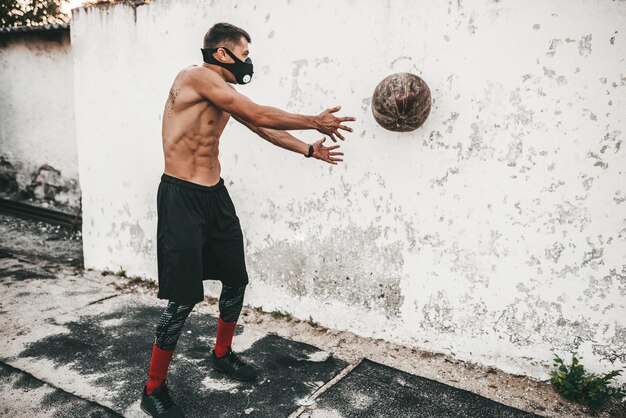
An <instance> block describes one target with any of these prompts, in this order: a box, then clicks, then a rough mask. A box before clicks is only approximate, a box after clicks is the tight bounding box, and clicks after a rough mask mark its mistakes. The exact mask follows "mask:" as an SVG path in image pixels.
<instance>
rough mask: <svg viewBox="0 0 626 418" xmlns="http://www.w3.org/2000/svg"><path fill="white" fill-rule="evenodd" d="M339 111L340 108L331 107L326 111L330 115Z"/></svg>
mask: <svg viewBox="0 0 626 418" xmlns="http://www.w3.org/2000/svg"><path fill="white" fill-rule="evenodd" d="M339 109H341V106H335V107H331V108H330V109H328V111H329V112H330V113H335V112H337V111H338V110H339Z"/></svg>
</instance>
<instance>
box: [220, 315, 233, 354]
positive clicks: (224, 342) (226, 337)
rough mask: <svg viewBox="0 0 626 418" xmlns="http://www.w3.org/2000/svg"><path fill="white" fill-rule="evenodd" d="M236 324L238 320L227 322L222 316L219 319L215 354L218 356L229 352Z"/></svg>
mask: <svg viewBox="0 0 626 418" xmlns="http://www.w3.org/2000/svg"><path fill="white" fill-rule="evenodd" d="M236 325H237V321H235V322H226V321H223V320H222V318H221V317H219V318H218V319H217V339H216V341H215V355H216V356H217V357H224V355H226V353H228V348H229V347H230V345H231V344H232V342H233V335H234V334H235V326H236Z"/></svg>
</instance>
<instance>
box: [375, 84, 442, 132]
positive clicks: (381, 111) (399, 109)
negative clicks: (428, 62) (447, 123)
mask: <svg viewBox="0 0 626 418" xmlns="http://www.w3.org/2000/svg"><path fill="white" fill-rule="evenodd" d="M431 101H432V100H431V97H430V89H429V88H428V85H427V84H426V83H425V82H424V80H422V79H421V78H420V77H418V76H416V75H414V74H410V73H396V74H392V75H390V76H388V77H385V78H384V79H383V80H382V81H381V82H380V83H378V85H377V86H376V88H375V89H374V95H373V96H372V113H373V114H374V119H376V122H378V123H379V125H380V126H382V127H383V128H385V129H388V130H390V131H395V132H408V131H413V130H415V129H417V128H419V127H420V126H421V125H422V124H423V123H424V121H425V120H426V118H427V117H428V114H429V113H430V105H431Z"/></svg>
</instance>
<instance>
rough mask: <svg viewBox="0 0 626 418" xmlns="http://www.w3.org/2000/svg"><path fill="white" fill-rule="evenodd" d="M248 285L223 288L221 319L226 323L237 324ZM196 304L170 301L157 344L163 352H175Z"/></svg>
mask: <svg viewBox="0 0 626 418" xmlns="http://www.w3.org/2000/svg"><path fill="white" fill-rule="evenodd" d="M245 290H246V285H244V286H242V287H229V286H222V293H221V294H220V299H219V310H220V317H221V318H222V320H224V321H226V322H235V321H236V320H237V319H238V318H239V314H240V313H241V308H242V306H243V296H244V294H245ZM194 306H195V304H192V305H184V304H181V303H177V302H174V301H172V300H170V301H169V302H168V304H167V306H166V307H165V310H164V311H163V313H162V314H161V317H160V318H159V322H158V324H157V327H156V339H155V344H156V346H157V347H159V348H160V349H161V350H168V351H169V350H173V349H174V348H175V347H176V343H177V342H178V338H179V337H180V334H181V331H182V328H183V325H184V323H185V320H186V319H187V317H188V316H189V314H190V313H191V311H192V310H193V308H194Z"/></svg>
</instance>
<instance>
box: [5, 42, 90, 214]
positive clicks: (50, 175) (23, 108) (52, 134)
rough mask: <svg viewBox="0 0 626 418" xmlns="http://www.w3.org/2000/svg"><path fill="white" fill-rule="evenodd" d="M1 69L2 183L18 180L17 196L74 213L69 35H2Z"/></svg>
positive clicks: (75, 173) (75, 178) (76, 185)
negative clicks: (8, 179) (8, 178)
mask: <svg viewBox="0 0 626 418" xmlns="http://www.w3.org/2000/svg"><path fill="white" fill-rule="evenodd" d="M0 69H1V70H0V71H1V75H0V97H2V100H0V157H1V158H3V159H4V160H5V163H4V164H3V167H2V176H3V180H4V177H12V178H14V179H15V180H16V183H17V186H18V188H19V191H20V192H21V194H20V195H19V196H17V195H16V196H13V197H18V198H20V200H22V198H25V197H27V196H30V197H32V198H33V199H34V201H35V202H36V203H37V204H38V205H44V206H46V205H48V204H50V205H52V206H54V207H58V208H60V209H63V210H65V211H72V212H73V209H77V208H78V205H79V200H80V187H79V180H78V161H77V155H76V133H75V121H74V91H73V65H72V52H71V47H70V35H69V33H68V32H67V31H66V32H63V33H59V32H53V33H47V32H37V33H22V34H12V35H7V34H1V35H0ZM6 163H8V164H10V166H11V167H10V168H9V167H8V165H7V164H6ZM2 192H3V190H0V193H2Z"/></svg>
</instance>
